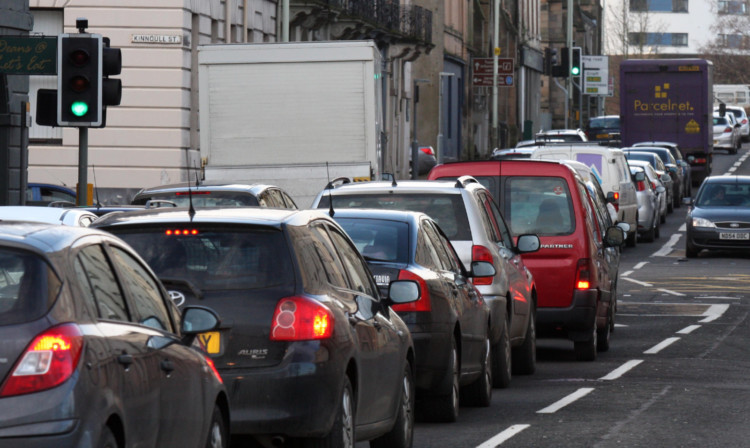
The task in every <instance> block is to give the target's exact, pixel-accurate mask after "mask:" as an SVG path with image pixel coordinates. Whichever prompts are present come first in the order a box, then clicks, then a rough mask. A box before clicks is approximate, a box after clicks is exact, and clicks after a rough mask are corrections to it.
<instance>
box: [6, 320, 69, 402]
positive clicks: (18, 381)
mask: <svg viewBox="0 0 750 448" xmlns="http://www.w3.org/2000/svg"><path fill="white" fill-rule="evenodd" d="M82 351H83V333H81V330H80V329H79V328H78V326H77V325H75V324H64V325H60V326H57V327H53V328H50V329H49V330H47V331H45V332H43V333H41V334H39V335H38V336H37V337H36V338H34V340H33V341H32V342H31V344H29V346H28V347H27V348H26V351H25V352H24V353H23V355H22V356H21V358H20V361H18V363H17V364H16V366H15V367H14V368H13V373H11V374H10V376H9V377H8V379H7V381H6V382H5V384H4V385H3V387H2V389H0V397H9V396H12V395H22V394H30V393H33V392H40V391H43V390H47V389H52V388H53V387H56V386H59V385H60V384H62V383H64V382H65V381H66V380H67V379H68V378H70V377H71V375H73V372H75V370H76V366H77V365H78V360H79V359H81V352H82Z"/></svg>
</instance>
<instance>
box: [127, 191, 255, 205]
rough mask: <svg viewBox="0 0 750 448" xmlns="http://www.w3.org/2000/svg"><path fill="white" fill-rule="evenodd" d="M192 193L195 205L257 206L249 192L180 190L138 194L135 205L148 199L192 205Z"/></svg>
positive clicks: (142, 203) (134, 201)
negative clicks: (145, 194)
mask: <svg viewBox="0 0 750 448" xmlns="http://www.w3.org/2000/svg"><path fill="white" fill-rule="evenodd" d="M190 195H192V197H193V207H257V206H258V205H259V204H258V199H256V198H255V196H253V195H251V194H248V193H238V192H236V191H193V192H191V193H190V194H188V192H187V191H178V192H171V193H156V194H152V195H149V196H138V197H137V198H135V199H133V204H134V205H144V204H145V203H146V202H148V201H150V200H151V201H153V200H166V201H172V202H174V203H175V205H176V206H177V207H187V206H189V205H190V197H189V196H190Z"/></svg>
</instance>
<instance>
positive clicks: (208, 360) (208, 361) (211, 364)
mask: <svg viewBox="0 0 750 448" xmlns="http://www.w3.org/2000/svg"><path fill="white" fill-rule="evenodd" d="M203 358H204V359H205V360H206V364H208V368H209V369H211V372H212V373H213V374H214V376H215V377H216V379H217V380H218V381H219V382H220V383H222V384H224V380H222V379H221V375H219V371H218V370H216V365H215V364H214V361H213V359H211V358H209V357H208V356H204V357H203Z"/></svg>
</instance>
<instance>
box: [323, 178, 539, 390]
mask: <svg viewBox="0 0 750 448" xmlns="http://www.w3.org/2000/svg"><path fill="white" fill-rule="evenodd" d="M439 166H441V165H438V166H436V167H435V168H433V169H432V170H431V171H430V176H432V173H433V172H434V171H435V169H437V168H438V167H439ZM331 202H333V207H334V208H335V209H338V208H375V209H395V210H412V211H419V212H423V213H426V214H427V215H429V216H430V217H431V218H432V219H434V220H435V221H436V222H437V223H438V225H439V226H440V228H441V229H442V230H443V233H445V235H446V236H447V237H448V239H449V240H450V242H451V244H452V245H453V247H454V248H455V250H456V253H457V254H458V256H459V258H460V259H461V262H462V263H463V264H464V266H471V264H472V263H473V262H475V261H489V262H491V263H492V264H493V265H494V267H495V275H487V276H482V277H474V278H473V283H474V284H475V285H476V286H477V289H479V292H481V293H482V296H483V297H484V299H485V300H486V301H487V303H488V305H489V307H490V319H491V322H492V328H491V341H490V342H491V344H492V353H491V356H490V357H491V359H492V372H493V374H492V376H493V378H494V380H493V381H494V385H495V387H501V386H503V381H504V380H503V377H504V376H507V375H510V372H511V371H512V372H513V373H516V374H530V373H533V372H534V370H535V369H536V330H535V319H534V315H535V309H536V286H535V282H534V278H533V276H532V275H531V274H530V272H529V271H528V270H527V269H526V266H525V265H524V262H523V259H522V258H521V254H522V253H525V252H533V251H535V250H538V248H539V239H538V238H537V237H536V236H534V235H528V236H524V237H523V238H521V239H520V240H519V242H518V243H515V242H514V240H513V238H511V236H510V231H509V230H508V227H507V225H506V224H505V221H504V219H503V217H502V215H501V213H500V210H499V209H498V207H497V205H496V203H495V202H494V200H493V199H492V195H491V194H490V192H489V190H487V188H485V187H483V186H482V185H481V184H480V183H479V182H477V181H476V179H473V178H471V177H468V176H467V177H463V176H462V177H460V178H459V179H457V180H455V181H441V182H435V181H399V182H398V183H395V182H356V183H343V184H338V183H334V184H332V185H329V188H327V189H325V190H323V191H322V192H320V193H319V194H318V196H317V198H315V200H314V201H313V207H318V208H325V209H328V208H329V207H330V206H331ZM506 326H507V327H508V333H509V335H510V347H509V344H508V343H507V341H506V340H505V339H504V335H505V332H506V330H505V327H506ZM511 347H512V353H510V352H509V349H511ZM509 360H510V361H511V362H510V363H508V361H509ZM508 364H510V365H508Z"/></svg>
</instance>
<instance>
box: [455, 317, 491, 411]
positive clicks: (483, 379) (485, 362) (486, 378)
mask: <svg viewBox="0 0 750 448" xmlns="http://www.w3.org/2000/svg"><path fill="white" fill-rule="evenodd" d="M488 331H489V330H488ZM492 386H493V385H492V348H491V346H490V338H489V336H488V337H487V338H486V339H485V341H484V359H482V373H481V375H479V378H477V380H476V381H474V382H473V383H471V384H469V385H468V386H466V387H465V388H464V390H463V391H461V400H462V402H463V403H464V404H467V405H469V406H477V407H482V408H486V407H489V405H490V404H492Z"/></svg>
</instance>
